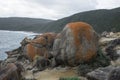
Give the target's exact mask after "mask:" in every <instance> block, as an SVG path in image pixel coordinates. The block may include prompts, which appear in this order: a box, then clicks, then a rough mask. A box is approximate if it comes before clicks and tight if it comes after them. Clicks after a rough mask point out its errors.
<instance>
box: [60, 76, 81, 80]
mask: <svg viewBox="0 0 120 80" xmlns="http://www.w3.org/2000/svg"><path fill="white" fill-rule="evenodd" d="M59 80H80V78H78V77H61V78H60V79H59Z"/></svg>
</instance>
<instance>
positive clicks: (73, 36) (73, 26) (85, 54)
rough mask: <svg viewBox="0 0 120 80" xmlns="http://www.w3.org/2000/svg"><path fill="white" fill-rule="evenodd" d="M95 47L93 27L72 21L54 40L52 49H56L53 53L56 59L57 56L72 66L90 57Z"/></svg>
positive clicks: (96, 43)
mask: <svg viewBox="0 0 120 80" xmlns="http://www.w3.org/2000/svg"><path fill="white" fill-rule="evenodd" d="M58 40H59V41H58ZM57 42H58V43H57ZM58 44H59V45H58ZM97 49H98V35H97V34H96V32H95V31H94V30H93V28H92V27H91V26H90V25H89V24H87V23H84V22H73V23H69V24H67V25H66V26H65V28H64V29H63V31H62V32H61V33H60V37H59V38H57V39H56V40H55V43H54V49H53V50H56V51H54V53H53V54H55V55H56V60H57V58H58V60H61V61H63V62H65V64H66V63H67V64H68V65H71V66H74V65H77V64H79V63H81V62H85V61H89V60H90V59H92V58H93V57H94V56H95V55H96V52H97ZM56 52H57V53H56Z"/></svg>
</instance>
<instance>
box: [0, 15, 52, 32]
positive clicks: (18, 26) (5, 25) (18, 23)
mask: <svg viewBox="0 0 120 80" xmlns="http://www.w3.org/2000/svg"><path fill="white" fill-rule="evenodd" d="M51 21H53V20H47V19H36V18H24V17H8V18H0V30H14V31H29V30H28V29H27V28H31V25H35V24H39V26H40V25H43V24H46V23H49V22H51ZM39 26H38V27H39ZM26 27H27V28H26ZM31 31H33V30H31ZM34 32H35V31H34Z"/></svg>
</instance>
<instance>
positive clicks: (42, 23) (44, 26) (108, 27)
mask: <svg viewBox="0 0 120 80" xmlns="http://www.w3.org/2000/svg"><path fill="white" fill-rule="evenodd" d="M76 21H83V22H87V23H89V24H91V25H92V26H93V28H94V29H95V30H96V31H97V32H98V33H101V32H103V31H120V8H115V9H111V10H107V9H101V10H92V11H86V12H81V13H77V14H74V15H72V16H69V17H65V18H62V19H59V20H56V21H52V20H44V19H31V18H27V19H26V18H5V19H4V18H0V29H7V30H23V31H33V32H40V33H41V32H51V31H52V32H60V31H61V30H62V29H63V27H64V26H65V25H66V24H67V23H69V22H76Z"/></svg>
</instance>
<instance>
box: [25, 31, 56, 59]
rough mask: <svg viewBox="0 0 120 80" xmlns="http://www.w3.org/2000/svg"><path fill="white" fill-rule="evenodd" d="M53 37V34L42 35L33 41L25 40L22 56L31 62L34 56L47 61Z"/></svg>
mask: <svg viewBox="0 0 120 80" xmlns="http://www.w3.org/2000/svg"><path fill="white" fill-rule="evenodd" d="M55 37H56V34H55V33H44V34H41V35H39V36H36V37H35V38H34V39H33V40H29V41H28V40H27V41H28V43H27V44H26V45H25V46H24V49H23V52H24V54H25V55H26V56H27V57H28V58H29V59H30V60H32V61H33V60H34V58H35V56H43V57H45V58H47V59H48V58H49V57H50V52H51V50H52V46H53V42H54V39H55Z"/></svg>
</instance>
